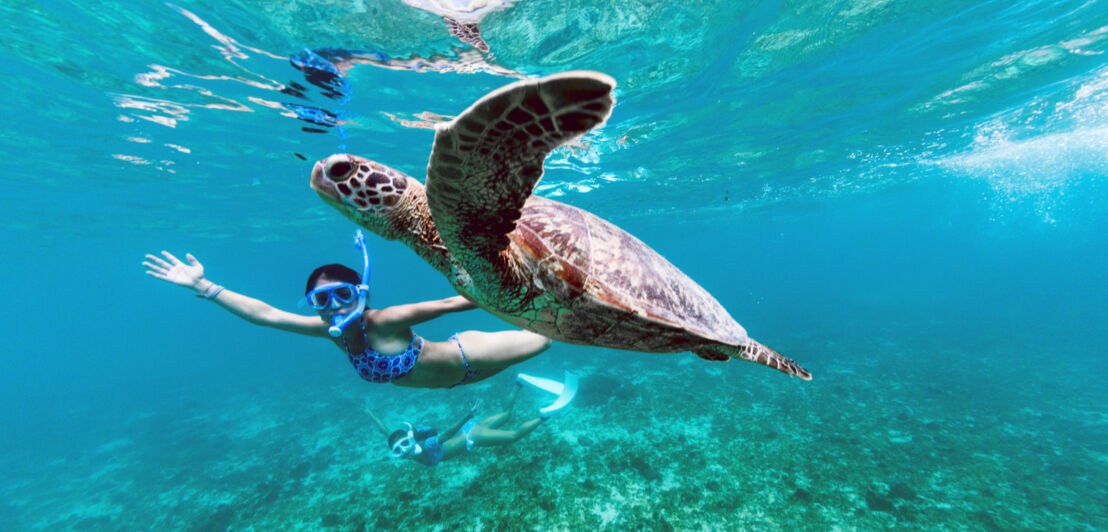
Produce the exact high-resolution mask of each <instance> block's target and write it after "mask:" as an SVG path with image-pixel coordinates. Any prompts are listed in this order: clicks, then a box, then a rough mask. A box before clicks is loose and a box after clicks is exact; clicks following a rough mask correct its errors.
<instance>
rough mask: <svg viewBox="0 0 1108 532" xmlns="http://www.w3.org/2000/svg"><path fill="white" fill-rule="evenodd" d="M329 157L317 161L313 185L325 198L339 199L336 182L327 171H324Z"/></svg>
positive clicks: (314, 168)
mask: <svg viewBox="0 0 1108 532" xmlns="http://www.w3.org/2000/svg"><path fill="white" fill-rule="evenodd" d="M326 162H327V159H323V160H321V161H318V162H316V163H315V166H314V167H312V178H311V186H312V190H314V191H316V192H317V193H319V195H320V196H323V198H324V199H331V200H338V199H340V198H339V191H338V190H336V189H335V183H334V182H333V181H331V180H330V179H329V178H328V177H327V176H326V173H325V172H324V171H323V169H324V168H325V166H324V165H325V163H326Z"/></svg>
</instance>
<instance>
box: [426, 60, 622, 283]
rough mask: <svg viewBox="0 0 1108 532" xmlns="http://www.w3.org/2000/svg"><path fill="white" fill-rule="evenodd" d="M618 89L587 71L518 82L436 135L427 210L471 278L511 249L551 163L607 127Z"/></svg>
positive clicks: (442, 127) (438, 129)
mask: <svg viewBox="0 0 1108 532" xmlns="http://www.w3.org/2000/svg"><path fill="white" fill-rule="evenodd" d="M615 84H616V83H615V80H613V79H612V78H610V77H608V76H606V75H604V74H601V73H599V72H585V71H579V72H564V73H561V74H555V75H552V76H547V77H545V78H540V79H535V80H527V81H519V82H516V83H513V84H511V85H507V86H505V87H502V88H500V89H497V90H495V91H493V92H491V93H489V94H488V95H486V96H485V97H484V98H481V99H480V100H478V101H477V103H474V104H473V105H472V106H470V108H469V109H466V110H465V111H464V112H463V113H462V114H461V115H459V116H458V117H457V118H455V119H454V120H452V121H450V122H448V123H445V124H439V125H438V126H437V127H436V132H435V145H434V147H433V148H432V149H431V160H430V162H429V163H428V165H427V203H428V206H429V207H430V208H431V216H432V218H433V219H434V221H435V226H436V227H437V228H438V230H439V233H440V234H441V235H442V239H443V241H444V242H446V245H447V246H448V247H449V248H450V251H451V252H452V253H453V254H454V256H455V257H456V258H457V259H459V261H460V262H461V264H462V265H463V266H464V267H465V268H466V270H467V271H469V273H470V274H471V275H474V274H476V275H480V270H482V269H484V268H483V266H485V265H488V264H490V263H491V262H492V261H493V259H494V258H495V256H496V255H497V254H498V253H500V252H501V251H503V250H504V248H505V247H507V245H508V237H507V234H508V233H510V232H511V231H512V230H513V229H515V226H516V220H518V219H519V217H520V211H521V209H522V208H523V204H524V202H525V201H527V198H528V197H529V196H530V195H531V190H532V189H533V188H534V186H535V184H536V183H538V182H539V179H540V178H542V173H543V161H545V160H546V156H547V155H548V154H549V153H550V152H551V151H553V150H554V149H555V148H557V147H559V146H561V145H563V144H565V143H567V142H570V141H571V140H573V139H576V138H577V137H580V136H581V135H584V134H585V133H586V132H588V131H589V130H590V129H592V128H594V127H597V126H599V125H601V124H603V123H604V121H605V120H607V119H608V115H609V114H611V112H612V105H613V104H614V103H615V100H614V99H613V98H612V95H611V91H612V89H613V88H614V87H615ZM485 267H487V266H485Z"/></svg>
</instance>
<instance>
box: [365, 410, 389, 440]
mask: <svg viewBox="0 0 1108 532" xmlns="http://www.w3.org/2000/svg"><path fill="white" fill-rule="evenodd" d="M365 412H366V413H367V414H369V419H372V420H373V425H374V426H375V427H377V430H379V431H381V434H384V435H385V437H386V438H387V437H388V436H389V428H388V427H386V426H385V424H384V423H382V422H381V420H380V419H377V416H375V415H373V411H372V410H370V409H369V407H366V409H365Z"/></svg>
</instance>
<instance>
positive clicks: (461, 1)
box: [404, 0, 515, 52]
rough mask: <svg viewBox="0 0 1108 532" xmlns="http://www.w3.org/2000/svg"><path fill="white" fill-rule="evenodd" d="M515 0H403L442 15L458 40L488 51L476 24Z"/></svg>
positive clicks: (418, 7)
mask: <svg viewBox="0 0 1108 532" xmlns="http://www.w3.org/2000/svg"><path fill="white" fill-rule="evenodd" d="M514 1H515V0H404V3H405V4H408V5H410V6H412V7H414V8H417V9H422V10H424V11H428V12H430V13H434V14H436V15H438V16H440V17H442V20H443V22H446V28H447V29H448V30H449V31H450V34H451V35H453V36H455V37H457V38H458V40H459V41H462V42H464V43H466V44H469V45H471V46H473V47H474V48H476V49H478V50H480V51H482V52H488V51H489V45H488V43H486V42H485V39H482V38H481V30H480V28H478V27H477V24H478V23H480V22H481V19H483V18H485V15H488V14H489V13H492V12H493V11H499V10H501V9H507V8H508V7H511V5H512V2H514Z"/></svg>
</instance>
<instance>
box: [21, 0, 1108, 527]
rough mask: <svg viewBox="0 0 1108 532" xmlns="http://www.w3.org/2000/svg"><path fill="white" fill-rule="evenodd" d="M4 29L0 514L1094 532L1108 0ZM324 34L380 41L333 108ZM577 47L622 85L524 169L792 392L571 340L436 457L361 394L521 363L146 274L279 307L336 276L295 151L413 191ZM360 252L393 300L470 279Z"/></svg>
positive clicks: (104, 13) (643, 7)
mask: <svg viewBox="0 0 1108 532" xmlns="http://www.w3.org/2000/svg"><path fill="white" fill-rule="evenodd" d="M93 5H95V7H91V6H93ZM0 24H2V29H0V32H2V33H0V42H3V46H2V47H0V57H2V60H0V73H2V74H3V79H5V81H6V86H7V97H6V98H5V99H4V101H3V103H2V104H0V105H2V108H3V117H4V120H3V121H0V154H2V155H3V157H0V161H2V163H0V164H3V175H4V179H3V184H4V190H5V192H4V194H3V195H2V196H0V198H2V199H0V207H2V210H3V213H4V215H3V216H2V217H0V246H2V249H3V256H4V260H0V274H2V275H3V276H4V278H6V279H9V286H10V289H9V291H8V294H9V295H10V296H14V297H11V298H10V299H9V301H8V303H7V304H6V305H4V309H5V310H4V319H3V320H2V322H0V323H3V327H4V329H3V331H2V332H3V336H4V338H5V339H6V340H5V342H4V348H3V351H2V352H3V355H2V357H0V406H2V407H3V408H0V427H2V430H0V451H2V452H0V529H3V530H56V529H63V530H68V529H75V530H224V529H234V530H242V529H247V528H251V527H253V528H254V529H258V530H275V529H305V530H314V529H319V528H330V529H336V530H358V529H395V528H406V529H411V530H424V529H455V528H457V529H464V530H470V529H475V530H477V529H480V530H483V529H498V530H501V529H502V530H518V529H533V530H582V529H588V528H593V529H600V530H640V529H651V530H690V529H695V530H700V529H707V530H737V529H758V530H798V529H809V530H827V529H832V528H842V529H860V530H877V529H886V528H892V527H899V528H903V529H921V528H922V529H943V530H991V529H999V530H1013V529H1029V530H1100V529H1105V528H1108V487H1106V486H1108V387H1106V386H1104V382H1105V378H1106V377H1108V361H1106V357H1105V355H1106V354H1108V353H1106V350H1105V348H1104V347H1103V346H1104V345H1105V343H1106V341H1108V327H1105V323H1108V303H1105V301H1106V300H1108V298H1106V294H1108V280H1106V276H1105V273H1104V272H1105V271H1106V268H1108V245H1106V244H1108V240H1106V238H1105V236H1104V235H1105V234H1108V216H1106V215H1108V208H1106V207H1105V206H1106V205H1108V203H1106V200H1108V188H1106V185H1105V176H1106V175H1108V162H1106V161H1108V160H1106V158H1105V156H1104V154H1105V152H1106V150H1108V66H1106V64H1108V63H1106V62H1105V52H1106V51H1108V5H1106V4H1105V3H1103V2H1089V1H1051V2H1046V1H1024V2H996V1H993V2H939V1H930V2H897V1H891V0H857V1H842V2H817V1H811V0H806V1H796V2H784V1H777V2H774V1H766V2H655V1H649V0H638V1H620V2H607V3H599V2H579V1H553V0H521V1H519V2H517V3H516V4H515V5H513V6H511V7H510V8H508V9H504V10H501V11H496V12H492V13H490V14H488V15H487V16H486V17H485V19H484V20H483V21H482V22H481V28H482V34H483V36H484V37H485V39H486V41H487V42H488V43H489V46H490V47H491V52H490V54H484V55H482V54H478V53H476V52H475V51H474V50H473V49H472V48H470V47H468V46H466V45H464V44H462V43H460V42H459V41H458V40H457V39H455V38H454V37H452V36H451V35H450V34H449V33H448V32H447V29H446V26H445V25H444V24H443V23H442V21H441V19H440V18H439V17H437V16H436V15H434V14H431V13H428V12H425V11H420V10H417V9H415V8H412V7H410V6H408V5H405V4H404V3H402V2H400V1H399V0H381V1H375V0H358V1H349V2H348V1H341V2H339V1H335V2H295V1H284V2H262V1H243V0H238V1H222V2H211V1H197V2H190V1H185V2H177V3H172V4H167V3H161V2H103V3H95V4H93V3H84V2H82V3H77V2H65V1H56V2H51V1H20V0H16V1H8V2H5V3H3V5H2V6H0ZM327 47H342V48H348V49H356V50H360V51H363V52H366V54H363V56H362V57H363V58H365V57H368V58H371V59H373V60H372V61H371V60H366V61H363V63H362V64H357V65H354V66H353V67H351V68H350V69H349V70H348V71H347V72H346V74H347V75H346V77H345V78H343V79H344V80H345V87H346V88H345V89H343V90H341V91H338V92H339V93H341V94H335V91H334V90H333V89H334V88H335V86H332V87H331V89H332V90H330V92H331V95H330V96H328V95H327V94H326V93H327V92H328V89H326V88H325V87H320V86H317V85H313V84H312V83H311V82H310V81H309V80H308V79H306V72H304V71H302V70H298V69H296V68H294V67H293V65H292V64H290V61H289V58H290V57H291V56H297V55H298V54H301V53H302V52H303V51H304V50H305V49H322V48H327ZM369 52H373V53H372V54H370V53H369ZM421 65H422V66H421ZM570 69H592V70H599V71H602V72H606V73H608V74H610V75H611V76H613V77H614V78H615V79H616V80H617V81H618V83H619V86H618V88H617V92H616V97H617V100H618V103H617V105H616V107H615V110H614V113H613V115H612V118H611V119H610V120H609V122H608V124H607V125H606V126H605V127H604V128H603V129H601V130H599V131H597V132H594V133H592V134H590V135H588V136H586V137H585V138H584V139H582V142H581V143H579V144H578V145H575V146H573V147H572V148H571V149H564V150H561V151H558V152H556V153H555V154H554V155H553V156H552V157H551V158H550V159H549V160H548V161H547V173H546V177H545V178H544V179H543V181H542V182H541V183H540V185H539V188H538V193H539V194H542V195H544V196H547V197H551V198H555V199H558V200H559V201H564V202H567V203H570V204H573V205H576V206H579V207H582V208H585V209H588V210H590V211H592V212H594V213H596V214H598V215H600V216H602V217H604V218H607V219H609V220H611V221H613V222H615V223H617V224H619V225H620V226H621V227H623V228H625V229H627V230H628V231H630V232H631V233H632V234H635V235H637V236H638V237H640V238H641V239H643V240H644V241H646V242H647V243H648V244H650V245H651V246H653V247H654V248H655V249H657V250H658V251H659V252H661V253H662V254H663V255H664V256H666V257H667V258H668V259H670V260H671V261H672V262H673V263H674V264H676V265H677V266H679V267H680V268H682V269H683V270H684V271H685V272H686V273H688V274H689V275H690V276H691V277H692V278H693V279H695V280H697V282H699V283H700V284H701V285H703V286H704V287H705V288H707V289H708V290H709V291H711V292H712V293H713V295H715V296H716V298H717V299H719V301H720V302H721V303H723V305H724V306H726V307H727V308H728V309H729V310H730V311H731V313H732V314H733V315H734V316H735V317H736V319H737V320H738V321H739V322H740V323H742V324H743V325H744V326H745V327H746V329H747V330H748V331H750V333H751V335H752V336H754V337H755V338H758V339H760V340H762V341H764V342H765V343H767V344H768V345H770V346H772V347H774V348H775V349H777V350H779V351H781V352H782V353H784V354H786V355H787V356H789V357H791V358H794V359H796V360H797V361H798V362H800V363H801V364H803V365H804V366H805V367H806V368H807V369H809V370H811V371H812V373H813V374H814V376H815V379H814V380H813V381H812V382H801V381H799V380H798V379H789V378H787V377H785V376H783V375H781V374H779V373H777V372H774V371H771V370H767V369H765V368H762V367H759V366H756V365H753V364H745V363H739V362H735V363H728V364H718V363H709V362H705V361H702V360H699V359H697V358H696V357H695V356H693V355H691V354H681V355H646V354H640V353H632V352H620V351H609V350H602V349H594V348H584V347H578V346H571V345H564V344H556V345H555V346H554V347H553V348H551V349H550V350H549V351H548V352H547V353H545V354H543V355H542V356H541V357H539V358H536V359H534V360H531V361H529V362H527V363H525V364H523V365H522V366H520V370H522V371H527V372H529V373H535V374H544V375H557V374H560V372H561V371H562V370H563V369H567V368H569V369H573V370H574V371H576V372H578V374H580V375H581V386H582V391H581V394H580V395H579V397H578V398H577V400H576V401H575V403H574V404H573V406H572V407H571V408H570V409H568V411H567V412H566V414H565V415H562V416H560V417H558V418H555V419H554V420H552V421H550V422H549V423H547V424H545V425H544V426H542V427H540V428H539V429H538V430H537V431H536V432H535V433H534V434H532V435H531V436H530V437H529V438H528V439H526V440H524V441H523V442H522V444H521V445H519V446H517V447H512V448H507V449H478V450H476V451H475V452H473V453H471V454H470V455H467V456H464V457H462V458H459V459H457V460H453V461H448V462H445V463H443V464H441V465H440V466H438V467H436V468H434V469H427V468H424V467H422V466H419V465H417V464H411V463H399V462H396V461H392V460H390V459H389V458H387V450H386V448H385V445H383V444H382V441H381V439H380V437H379V436H378V435H377V433H376V432H375V431H374V429H373V428H372V426H370V425H369V422H368V418H367V416H366V415H365V413H364V408H365V407H366V406H367V405H373V408H374V411H375V412H377V413H378V414H379V415H381V416H382V417H383V418H384V419H385V421H386V423H389V424H390V425H398V424H400V423H401V422H403V421H420V422H427V423H431V424H437V425H447V424H449V423H451V422H452V421H453V420H455V419H456V418H457V417H458V416H459V415H461V414H462V413H464V408H465V405H467V404H469V402H471V401H473V400H475V399H482V400H484V402H485V404H486V405H490V404H496V403H497V402H499V400H500V398H501V397H502V396H503V395H504V394H505V393H507V390H508V389H509V388H510V386H511V382H512V376H511V375H507V374H505V375H500V376H498V377H496V378H493V379H490V380H488V381H484V382H482V383H479V384H476V385H473V386H466V387H461V388H455V389H453V390H410V389H403V388H398V387H392V386H379V385H371V384H369V383H366V382H364V381H361V380H360V379H359V378H357V376H356V375H355V373H354V372H353V371H351V369H350V367H349V364H348V363H347V362H346V361H345V360H344V358H343V357H342V356H341V354H340V353H338V352H337V351H335V350H334V349H333V348H330V347H328V346H326V345H322V344H320V343H319V341H318V340H313V339H309V338H301V337H289V336H288V335H284V334H281V333H277V332H274V331H269V330H262V329H260V328H256V327H250V326H247V325H245V324H243V323H242V322H240V321H238V320H235V319H234V318H232V317H230V316H228V315H227V314H226V313H224V312H221V311H219V310H218V309H217V308H215V307H214V306H212V305H210V304H207V303H205V302H201V301H199V300H196V299H195V298H193V297H191V296H189V295H188V294H186V293H185V292H184V291H182V290H180V289H177V288H175V287H172V286H169V285H166V284H165V283H161V282H158V281H156V280H153V279H151V278H149V277H147V276H145V275H143V269H142V267H141V265H140V262H141V260H142V256H143V255H144V254H145V253H148V252H155V251H158V250H161V249H168V250H170V251H173V252H174V253H178V254H183V253H184V252H186V251H188V252H191V253H193V254H195V255H196V256H197V257H198V258H200V260H201V261H203V262H204V264H205V266H206V268H207V273H208V276H209V277H210V278H212V279H213V280H216V281H217V282H219V283H221V284H224V285H226V286H227V287H229V288H232V289H234V290H236V291H240V292H243V293H246V294H250V295H253V296H256V297H259V298H261V299H264V300H266V301H269V302H271V303H273V304H275V305H277V306H280V307H282V308H286V309H289V310H295V303H296V301H297V297H298V295H299V294H301V293H302V292H300V291H299V290H300V287H301V286H302V283H303V279H304V277H305V276H306V274H307V272H309V271H310V270H311V269H312V268H313V267H315V266H316V265H318V264H321V263H325V262H336V261H338V262H344V263H346V264H349V265H352V266H356V265H357V263H358V260H359V259H358V257H357V255H356V251H355V250H354V249H353V248H352V247H351V246H350V237H351V234H352V232H353V230H354V226H353V225H352V224H351V223H350V222H348V221H347V220H346V219H344V218H342V217H341V216H339V215H338V213H337V212H335V211H334V210H332V209H331V208H329V207H327V206H325V205H324V204H323V203H322V202H321V201H320V200H319V199H318V197H317V196H316V194H315V193H314V192H312V191H311V190H310V189H309V188H308V173H309V171H310V169H311V163H312V161H314V160H316V159H319V158H322V157H325V156H326V155H328V154H330V153H334V152H339V151H350V152H352V153H356V154H360V155H363V156H366V157H370V158H372V159H375V160H378V161H381V162H384V163H386V164H389V165H391V166H393V167H395V168H398V169H400V170H402V171H405V172H407V173H409V174H411V175H413V176H415V177H417V178H422V176H423V173H422V171H423V169H424V168H425V166H426V162H427V156H428V153H429V150H430V145H431V140H432V133H431V131H430V130H429V129H426V127H427V126H429V125H430V124H432V123H434V122H435V121H436V120H440V119H446V118H449V117H452V116H454V115H456V114H457V113H459V112H460V111H461V110H463V109H464V108H465V107H466V106H467V105H469V103H470V102H472V101H473V100H475V99H477V98H479V97H480V96H481V95H483V94H485V93H486V92H488V91H489V90H491V89H493V88H496V87H499V86H501V85H504V84H506V83H508V82H510V81H513V80H514V79H515V77H517V76H527V77H530V76H537V75H543V74H549V73H554V72H558V71H563V70H570ZM294 84H295V85H294ZM297 86H299V87H301V88H302V90H301V89H295V87H297ZM289 88H293V89H294V90H291V91H290V90H288V89H289ZM282 89H285V92H282ZM297 91H299V92H300V93H302V96H297V95H295V94H292V93H295V92H297ZM282 104H294V105H299V106H307V107H312V108H319V109H324V110H326V111H327V112H329V113H331V114H332V115H333V116H335V117H336V118H334V119H332V120H329V122H333V123H328V124H325V125H320V124H317V123H310V122H306V121H304V120H299V119H298V118H297V116H296V114H295V113H294V111H293V110H291V109H290V108H289V107H286V106H283V105H282ZM304 128H308V129H314V130H319V131H321V132H311V131H306V130H305V129H304ZM297 154H299V155H300V156H303V157H304V158H305V159H307V160H302V159H301V158H300V157H298V156H297ZM370 246H371V250H372V253H373V256H374V280H373V284H374V286H373V289H374V295H373V298H374V302H375V303H376V304H381V305H388V304H398V303H406V302H412V301H418V300H422V299H431V298H439V297H445V296H448V295H451V293H452V292H451V290H450V287H449V285H448V284H447V282H446V281H445V280H444V279H443V278H442V277H441V276H439V275H438V274H437V273H436V272H434V271H433V270H432V269H431V268H430V267H429V266H427V265H426V264H424V263H423V262H422V261H420V260H419V259H418V258H417V257H416V256H415V255H414V254H413V253H412V252H411V251H410V250H408V249H407V248H405V247H403V246H401V245H399V244H397V243H393V242H384V241H382V240H381V239H379V238H377V237H375V236H374V237H371V238H370ZM29 294H33V297H30V298H26V299H25V298H23V297H20V296H23V295H29ZM504 327H505V325H504V324H503V323H502V322H499V321H498V320H496V319H495V318H492V317H491V316H489V315H487V314H484V313H482V312H480V311H474V312H469V313H463V314H457V315H451V316H448V317H445V318H443V319H441V320H437V321H435V322H431V323H428V324H426V325H423V326H420V327H418V328H417V332H418V333H419V334H421V335H423V336H425V337H427V338H431V339H436V340H442V339H445V338H446V337H447V336H449V335H450V334H451V333H453V332H454V331H457V330H462V329H482V330H497V329H500V328H504ZM542 400H543V398H542V397H539V396H538V395H537V394H524V395H523V396H522V397H521V399H520V404H519V406H518V410H519V412H517V415H521V416H522V415H525V411H528V410H530V409H533V408H537V407H538V406H541V405H542ZM460 409H461V410H460Z"/></svg>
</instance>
